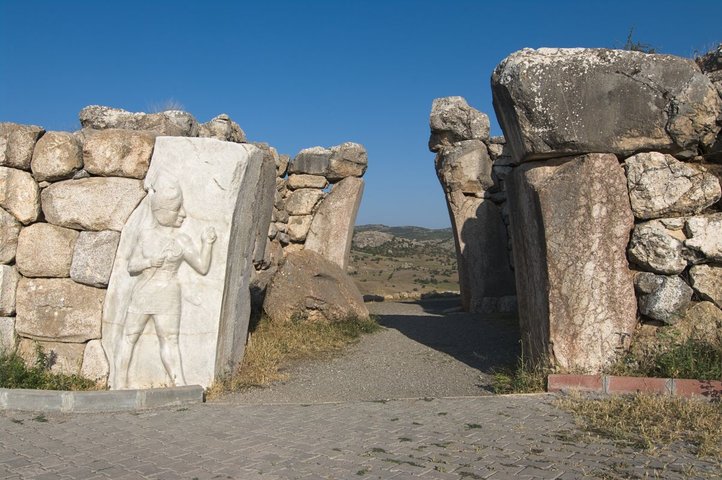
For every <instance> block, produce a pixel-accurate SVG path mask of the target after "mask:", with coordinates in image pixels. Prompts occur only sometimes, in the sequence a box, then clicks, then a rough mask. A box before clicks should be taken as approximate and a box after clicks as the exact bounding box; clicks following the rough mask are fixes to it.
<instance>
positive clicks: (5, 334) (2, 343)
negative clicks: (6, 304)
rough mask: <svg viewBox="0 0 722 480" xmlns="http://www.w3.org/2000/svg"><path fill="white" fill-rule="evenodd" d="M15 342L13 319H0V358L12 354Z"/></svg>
mask: <svg viewBox="0 0 722 480" xmlns="http://www.w3.org/2000/svg"><path fill="white" fill-rule="evenodd" d="M17 341H18V339H17V335H15V317H0V356H2V355H6V354H10V353H12V352H14V351H15V347H16V345H17Z"/></svg>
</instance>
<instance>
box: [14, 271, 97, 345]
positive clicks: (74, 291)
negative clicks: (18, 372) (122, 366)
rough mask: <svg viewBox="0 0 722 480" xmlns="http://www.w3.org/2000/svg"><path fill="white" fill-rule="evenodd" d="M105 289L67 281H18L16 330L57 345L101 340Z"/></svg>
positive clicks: (29, 279) (41, 279)
mask: <svg viewBox="0 0 722 480" xmlns="http://www.w3.org/2000/svg"><path fill="white" fill-rule="evenodd" d="M104 297H105V290H101V289H98V288H92V287H87V286H85V285H80V284H78V283H75V282H74V281H72V280H70V279H69V278H21V279H20V282H19V283H18V290H17V320H16V324H15V328H16V329H17V331H18V333H19V334H20V335H21V336H23V337H29V338H33V339H36V340H47V341H57V342H71V343H73V342H86V341H88V340H92V339H94V338H100V316H101V312H102V310H103V299H104Z"/></svg>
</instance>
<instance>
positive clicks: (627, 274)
mask: <svg viewBox="0 0 722 480" xmlns="http://www.w3.org/2000/svg"><path fill="white" fill-rule="evenodd" d="M507 188H508V193H509V206H510V210H511V230H512V239H513V251H514V265H515V275H516V287H517V288H516V291H517V295H518V300H519V319H520V327H521V333H522V341H523V343H524V348H525V352H526V353H527V354H528V355H530V357H531V358H536V359H541V360H550V361H551V362H552V363H555V364H557V365H559V366H560V367H562V368H564V369H574V368H581V369H585V370H593V371H598V370H600V369H601V368H602V367H603V366H604V365H605V364H606V363H607V362H609V361H610V360H612V359H613V357H614V356H615V355H616V353H617V351H618V348H620V347H626V346H627V342H628V339H629V338H630V337H631V335H632V333H633V331H634V327H635V325H636V322H637V320H636V311H637V308H636V298H635V295H634V285H633V280H632V273H631V271H630V270H629V266H628V264H627V258H626V249H627V242H628V240H629V234H630V231H631V230H632V226H633V223H634V218H633V215H632V212H631V208H630V205H629V196H628V194H627V187H626V178H625V177H624V170H623V169H622V167H621V166H620V165H619V162H618V161H617V158H616V157H615V156H614V155H610V154H589V155H583V156H579V157H573V158H566V159H557V160H553V161H548V162H543V163H542V162H535V163H527V164H524V165H522V166H520V167H518V168H517V169H515V170H514V173H513V174H512V175H511V176H510V177H508V183H507Z"/></svg>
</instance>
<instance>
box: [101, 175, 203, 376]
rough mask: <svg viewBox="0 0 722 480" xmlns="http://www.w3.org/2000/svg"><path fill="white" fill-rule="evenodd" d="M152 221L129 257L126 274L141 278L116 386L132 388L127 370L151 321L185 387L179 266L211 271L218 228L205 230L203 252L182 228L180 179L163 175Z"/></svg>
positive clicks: (154, 193) (168, 364) (153, 192)
mask: <svg viewBox="0 0 722 480" xmlns="http://www.w3.org/2000/svg"><path fill="white" fill-rule="evenodd" d="M149 196H150V208H151V212H152V217H153V225H152V226H151V227H150V228H147V229H145V230H142V231H141V232H140V234H139V236H138V242H137V244H136V245H135V247H134V249H133V251H132V253H131V255H130V258H129V260H128V273H130V275H131V276H135V277H137V279H136V282H135V285H134V286H133V289H132V292H131V296H130V303H129V305H128V309H127V311H126V313H125V322H124V327H123V335H122V338H121V341H120V342H119V343H120V345H119V346H118V350H117V351H116V355H115V380H116V381H115V385H113V387H114V388H128V368H129V366H130V362H131V360H132V358H133V352H134V350H135V346H136V344H137V343H138V339H139V338H140V336H141V334H142V333H143V330H144V329H145V327H146V324H147V323H148V322H149V321H151V320H152V321H153V323H154V326H155V331H156V334H157V335H158V342H159V343H160V358H161V361H162V363H163V367H164V368H165V371H166V372H167V373H168V376H169V377H170V378H171V381H172V383H173V385H185V384H186V380H185V377H184V375H183V365H182V363H181V355H180V347H179V344H178V333H179V329H180V320H181V306H182V304H181V286H180V283H179V281H178V269H179V268H180V266H181V264H182V263H183V262H187V263H188V265H190V266H191V267H192V268H193V269H194V270H195V271H196V272H198V273H199V274H201V275H205V274H207V273H208V270H209V268H210V264H211V252H212V248H213V242H215V241H216V232H215V230H214V229H213V227H208V228H206V229H205V230H204V231H203V233H202V235H201V248H200V251H199V250H198V248H197V247H196V244H195V243H194V242H193V240H192V239H191V238H190V237H189V236H188V235H186V234H184V233H181V232H180V231H179V230H178V228H179V227H180V226H181V225H182V224H183V220H184V219H185V217H186V213H185V210H184V209H183V193H182V191H181V189H180V185H178V182H177V181H176V180H175V179H173V178H171V177H168V176H161V177H160V178H158V180H157V181H156V182H155V184H154V185H153V187H152V188H151V189H150V190H149Z"/></svg>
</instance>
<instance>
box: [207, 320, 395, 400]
mask: <svg viewBox="0 0 722 480" xmlns="http://www.w3.org/2000/svg"><path fill="white" fill-rule="evenodd" d="M380 328H381V327H380V326H379V325H378V323H377V322H376V321H375V320H374V319H371V320H360V319H349V320H346V321H344V322H338V323H332V324H327V323H320V322H305V321H288V322H284V323H274V322H271V321H270V320H269V319H268V318H266V317H263V318H261V320H260V321H259V323H258V325H257V326H256V328H255V329H254V330H253V332H252V333H251V335H250V337H249V340H248V345H247V347H246V352H245V355H244V357H243V364H242V365H241V368H240V369H239V370H238V372H236V373H235V374H234V375H232V376H229V377H227V378H225V379H222V380H219V381H217V382H216V383H214V384H213V385H212V386H211V387H210V388H209V390H208V392H207V395H208V397H209V398H213V397H217V396H219V395H222V394H224V393H228V392H235V391H240V390H244V389H248V388H252V387H263V386H267V385H270V384H271V383H273V382H277V381H282V380H285V379H287V378H288V375H287V374H286V373H284V369H286V368H287V367H288V366H289V365H290V364H291V363H293V362H295V361H299V360H306V359H318V358H326V357H329V356H331V355H334V354H337V353H338V352H340V351H341V350H342V349H343V348H344V347H345V346H347V345H349V344H351V343H355V342H356V341H358V339H359V337H360V336H361V335H362V334H364V333H372V332H375V331H377V330H379V329H380Z"/></svg>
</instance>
